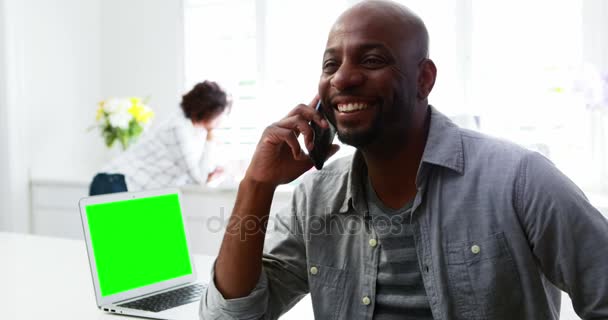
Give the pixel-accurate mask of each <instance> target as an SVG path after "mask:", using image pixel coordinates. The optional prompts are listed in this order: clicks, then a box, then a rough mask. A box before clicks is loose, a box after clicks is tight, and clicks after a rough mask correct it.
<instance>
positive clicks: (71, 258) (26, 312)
mask: <svg viewBox="0 0 608 320" xmlns="http://www.w3.org/2000/svg"><path fill="white" fill-rule="evenodd" d="M213 260H214V259H213V257H210V256H202V255H194V261H195V264H196V269H197V272H198V276H199V279H200V280H201V281H202V282H208V281H209V271H210V270H211V269H210V268H211V266H212V265H213ZM561 313H562V314H561V317H560V319H567V320H572V319H579V318H578V317H577V316H576V315H575V313H574V311H573V310H572V304H571V302H570V299H569V298H568V295H567V294H565V293H564V294H563V297H562V310H561ZM0 319H11V320H33V319H41V320H42V319H44V320H54V319H61V320H71V319H74V320H89V319H105V320H117V319H137V318H132V317H126V316H117V315H111V314H107V313H104V312H102V311H100V310H98V309H97V306H96V305H95V294H94V292H93V283H92V281H91V273H90V271H89V262H88V259H87V253H86V248H85V245H84V242H83V241H82V240H69V239H60V238H49V237H41V236H34V235H26V234H16V233H4V232H0ZM281 319H289V320H295V319H314V317H313V313H312V307H311V303H310V296H306V298H304V299H303V300H302V301H300V302H299V303H298V304H297V305H296V306H295V307H294V308H293V309H292V310H290V311H289V312H288V313H287V314H285V315H284V316H283V317H282V318H281ZM193 320H197V319H193Z"/></svg>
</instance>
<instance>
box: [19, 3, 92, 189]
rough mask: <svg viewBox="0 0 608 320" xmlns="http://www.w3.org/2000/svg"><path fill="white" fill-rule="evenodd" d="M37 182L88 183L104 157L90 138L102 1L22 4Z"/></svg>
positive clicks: (26, 83)
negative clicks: (81, 181) (63, 181)
mask: <svg viewBox="0 0 608 320" xmlns="http://www.w3.org/2000/svg"><path fill="white" fill-rule="evenodd" d="M22 1H23V2H24V3H25V4H24V6H25V7H26V8H27V17H24V19H26V20H27V23H24V25H23V31H22V36H23V42H24V48H23V59H24V61H25V66H24V70H23V83H24V92H25V95H24V105H25V106H26V107H27V108H28V109H29V110H30V112H29V115H28V116H27V120H26V122H27V125H28V127H29V128H28V132H29V142H30V148H31V149H30V154H31V161H30V162H31V164H30V165H31V178H32V179H68V180H69V179H84V178H86V177H89V176H91V175H92V174H93V172H94V168H92V167H91V163H92V161H91V160H92V159H96V158H98V157H100V156H102V155H103V145H102V143H101V139H100V138H99V137H98V136H97V133H96V132H89V133H87V131H86V130H87V128H88V127H89V126H91V125H92V124H93V122H94V120H95V119H94V117H95V110H96V108H97V105H96V102H97V101H99V100H100V97H101V95H100V88H101V84H100V78H101V73H100V61H101V57H100V51H101V50H100V41H99V38H100V34H101V29H100V26H101V24H100V20H101V18H100V1H99V0H84V1H82V0H54V1H48V0H22Z"/></svg>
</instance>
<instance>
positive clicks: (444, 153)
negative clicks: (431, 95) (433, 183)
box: [340, 106, 464, 215]
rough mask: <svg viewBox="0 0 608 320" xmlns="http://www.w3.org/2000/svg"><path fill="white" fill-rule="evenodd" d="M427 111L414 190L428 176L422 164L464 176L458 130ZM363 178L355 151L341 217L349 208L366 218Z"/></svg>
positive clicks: (364, 169)
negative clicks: (426, 132)
mask: <svg viewBox="0 0 608 320" xmlns="http://www.w3.org/2000/svg"><path fill="white" fill-rule="evenodd" d="M429 108H430V110H429V111H430V114H431V119H430V127H429V133H428V137H427V140H426V145H425V147H424V152H423V154H422V161H421V165H420V168H419V169H418V175H417V177H416V185H417V186H420V185H421V184H422V180H423V178H424V177H425V176H427V174H426V172H425V170H424V167H425V164H427V165H431V166H440V167H444V168H448V169H450V170H453V171H455V172H457V173H459V174H461V175H462V174H463V173H464V150H463V147H462V137H461V135H460V129H459V128H458V126H456V125H455V124H454V123H453V122H452V121H451V120H450V119H449V118H448V117H447V116H445V115H444V114H442V113H441V112H439V111H438V110H437V109H435V107H433V106H429ZM366 175H367V166H366V165H365V160H364V159H363V155H362V154H361V152H359V151H358V150H357V151H356V152H355V154H354V155H353V158H352V162H351V169H350V172H349V174H348V180H347V190H346V197H345V198H344V201H343V203H342V205H341V206H340V213H346V212H348V210H349V208H350V207H352V208H353V209H355V210H356V211H357V212H362V213H365V214H366V215H367V214H368V208H367V202H366V200H365V194H364V190H363V180H362V179H363V178H365V177H366Z"/></svg>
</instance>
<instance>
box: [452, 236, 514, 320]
mask: <svg viewBox="0 0 608 320" xmlns="http://www.w3.org/2000/svg"><path fill="white" fill-rule="evenodd" d="M446 258H447V262H448V277H449V288H450V291H451V293H450V296H451V297H452V298H453V299H454V301H453V303H454V304H453V307H454V309H455V310H456V312H457V314H458V319H467V320H468V319H492V320H500V319H523V318H525V316H524V315H522V314H520V313H521V312H522V310H523V308H521V304H522V294H521V290H522V288H521V282H520V278H519V274H518V272H517V268H515V264H514V262H513V259H512V257H511V253H510V251H509V247H508V245H507V241H506V239H505V236H504V234H503V233H502V232H501V233H497V234H493V235H490V236H488V237H485V238H482V239H479V240H473V241H464V242H457V243H448V244H447V251H446Z"/></svg>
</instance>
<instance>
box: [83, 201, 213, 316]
mask: <svg viewBox="0 0 608 320" xmlns="http://www.w3.org/2000/svg"><path fill="white" fill-rule="evenodd" d="M79 207H80V217H81V219H82V227H83V230H84V239H85V242H86V247H87V254H88V257H89V265H90V267H91V275H92V278H93V286H94V288H95V299H96V300H97V307H98V308H99V309H101V310H103V311H105V312H108V313H115V314H122V315H130V316H138V317H146V318H154V319H197V318H198V306H199V300H200V297H201V293H202V290H203V288H204V285H203V284H200V283H196V270H195V267H194V263H193V260H192V256H191V254H190V250H189V244H188V236H187V232H186V228H185V224H184V218H183V214H182V212H183V210H182V205H181V201H180V193H179V190H178V189H163V190H152V191H142V192H123V193H114V194H108V195H100V196H93V197H87V198H83V199H81V200H80V202H79Z"/></svg>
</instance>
